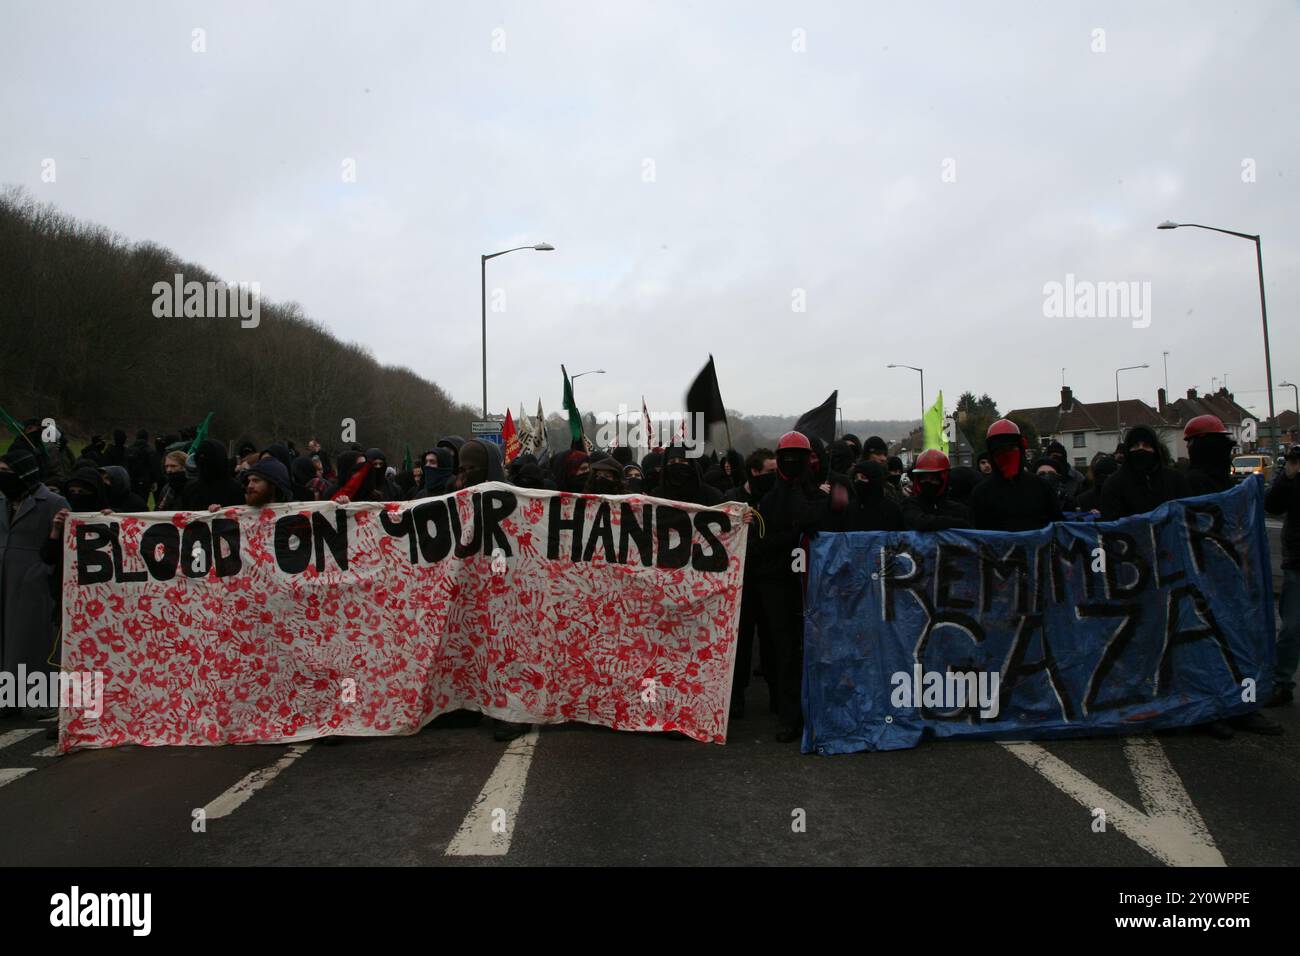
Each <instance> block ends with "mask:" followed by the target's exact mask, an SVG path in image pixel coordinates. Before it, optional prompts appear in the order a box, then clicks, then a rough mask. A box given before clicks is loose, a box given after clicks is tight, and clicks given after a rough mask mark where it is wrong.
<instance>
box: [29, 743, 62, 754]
mask: <svg viewBox="0 0 1300 956" xmlns="http://www.w3.org/2000/svg"><path fill="white" fill-rule="evenodd" d="M58 755H59V745H58V744H55V745H54V746H53V747H46V748H45V749H44V750H38V751H36V753H34V754H32V756H33V757H57V756H58Z"/></svg>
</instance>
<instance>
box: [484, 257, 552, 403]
mask: <svg viewBox="0 0 1300 956" xmlns="http://www.w3.org/2000/svg"><path fill="white" fill-rule="evenodd" d="M520 249H534V250H536V251H537V252H554V251H555V247H554V246H553V245H551V244H550V243H549V242H539V243H538V244H537V245H535V246H515V247H514V248H513V249H502V250H501V251H500V252H492V253H489V254H488V255H485V256H484V255H480V256H479V281H480V284H481V291H482V306H483V417H484V418H487V413H488V403H487V261H488V260H489V259H495V258H496V257H497V256H504V255H505V254H506V253H507V252H518V251H519V250H520Z"/></svg>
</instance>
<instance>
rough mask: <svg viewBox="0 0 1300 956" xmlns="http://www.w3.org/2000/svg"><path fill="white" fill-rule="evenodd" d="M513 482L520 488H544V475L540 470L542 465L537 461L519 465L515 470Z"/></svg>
mask: <svg viewBox="0 0 1300 956" xmlns="http://www.w3.org/2000/svg"><path fill="white" fill-rule="evenodd" d="M511 464H513V462H511ZM515 484H516V485H518V486H519V487H520V488H545V487H546V475H545V474H544V473H543V472H542V466H541V465H539V464H537V462H527V463H525V464H523V465H521V466H520V467H519V468H518V469H516V470H515Z"/></svg>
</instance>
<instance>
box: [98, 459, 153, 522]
mask: <svg viewBox="0 0 1300 956" xmlns="http://www.w3.org/2000/svg"><path fill="white" fill-rule="evenodd" d="M100 474H101V475H102V476H103V482H104V486H105V489H106V490H105V492H104V496H105V497H106V498H107V499H108V507H109V508H110V509H112V510H113V511H115V512H117V513H118V514H124V515H125V514H139V513H140V512H142V511H148V510H149V509H148V507H147V506H146V505H145V503H144V501H143V500H141V498H140V496H139V495H137V494H136V493H135V492H134V491H132V490H131V475H130V474H129V473H128V472H127V470H126V469H125V468H123V467H122V466H121V465H109V466H108V467H107V468H104V469H102V470H101V472H100Z"/></svg>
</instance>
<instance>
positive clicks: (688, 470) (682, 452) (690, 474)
mask: <svg viewBox="0 0 1300 956" xmlns="http://www.w3.org/2000/svg"><path fill="white" fill-rule="evenodd" d="M679 459H680V460H679ZM662 477H663V480H662V482H661V485H660V486H661V487H662V488H664V489H665V490H667V491H669V492H682V491H694V490H696V489H697V488H698V487H699V484H700V473H699V472H698V471H697V470H696V467H695V462H694V461H692V460H691V458H690V457H689V456H688V455H687V454H686V449H685V448H681V447H673V448H667V449H665V450H664V469H663V476H662Z"/></svg>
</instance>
